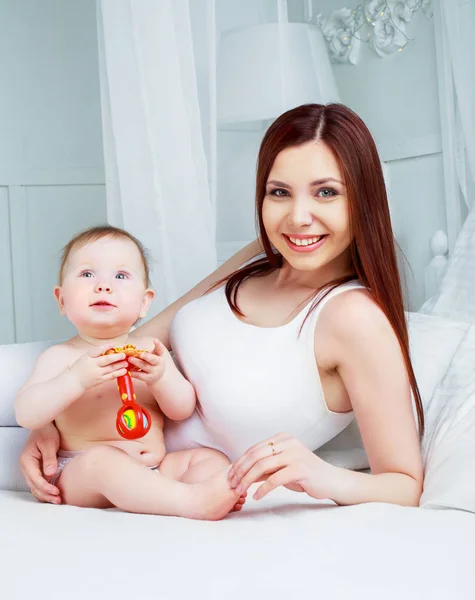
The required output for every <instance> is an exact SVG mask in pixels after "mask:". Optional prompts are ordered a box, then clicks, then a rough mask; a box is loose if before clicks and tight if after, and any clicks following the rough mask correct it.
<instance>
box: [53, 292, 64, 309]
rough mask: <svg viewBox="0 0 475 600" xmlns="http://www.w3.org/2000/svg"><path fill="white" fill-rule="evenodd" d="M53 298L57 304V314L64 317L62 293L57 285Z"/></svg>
mask: <svg viewBox="0 0 475 600" xmlns="http://www.w3.org/2000/svg"><path fill="white" fill-rule="evenodd" d="M53 294H54V297H55V298H56V302H57V303H58V308H59V312H60V313H61V314H62V315H64V299H63V292H62V289H61V287H60V286H59V285H57V286H56V287H55V288H54V290H53Z"/></svg>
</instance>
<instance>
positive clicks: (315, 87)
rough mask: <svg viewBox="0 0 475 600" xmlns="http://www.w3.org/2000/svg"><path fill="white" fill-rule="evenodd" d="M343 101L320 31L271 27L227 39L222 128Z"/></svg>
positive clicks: (221, 59)
mask: <svg viewBox="0 0 475 600" xmlns="http://www.w3.org/2000/svg"><path fill="white" fill-rule="evenodd" d="M338 101H339V96H338V91H337V87H336V84H335V79H334V76H333V71H332V67H331V64H330V60H329V58H328V53H327V49H326V45H325V41H324V39H323V36H322V34H321V32H320V30H319V29H318V28H317V27H315V26H313V25H309V24H307V23H288V22H284V23H268V24H265V25H256V26H252V27H240V28H237V29H230V30H228V31H225V32H224V33H223V34H222V36H221V41H220V45H219V50H218V71H217V113H218V122H219V123H236V122H240V121H255V120H265V119H273V118H275V117H277V116H279V115H280V114H282V113H283V112H285V111H286V110H288V109H290V108H294V107H295V106H299V105H300V104H306V103H313V102H318V103H322V104H325V103H327V102H338Z"/></svg>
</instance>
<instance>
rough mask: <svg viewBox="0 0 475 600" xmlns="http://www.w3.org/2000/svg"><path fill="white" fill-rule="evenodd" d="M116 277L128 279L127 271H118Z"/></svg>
mask: <svg viewBox="0 0 475 600" xmlns="http://www.w3.org/2000/svg"><path fill="white" fill-rule="evenodd" d="M115 278H116V279H127V277H126V275H125V273H117V275H116V276H115Z"/></svg>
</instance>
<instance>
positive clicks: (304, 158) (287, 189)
mask: <svg viewBox="0 0 475 600" xmlns="http://www.w3.org/2000/svg"><path fill="white" fill-rule="evenodd" d="M262 220H263V224H264V227H265V230H266V233H267V236H268V237H269V240H270V242H271V244H272V245H273V246H274V247H275V248H276V249H277V250H278V251H279V252H280V254H282V256H283V258H284V261H286V262H287V263H288V264H289V265H290V266H291V267H293V268H295V269H297V270H302V271H313V270H315V271H316V270H319V269H321V268H322V267H325V266H327V265H328V266H330V265H333V266H334V267H335V271H336V272H335V275H336V276H337V277H338V276H341V275H343V274H344V271H346V269H347V268H348V266H349V264H350V254H349V252H350V250H349V247H350V243H351V239H352V238H351V233H350V225H349V208H348V198H347V194H346V186H345V183H344V180H343V174H342V172H341V169H340V166H339V164H338V161H337V160H336V158H335V156H334V154H333V152H332V151H331V150H330V149H329V148H328V146H327V145H326V144H325V143H323V142H321V141H312V142H307V143H305V144H302V145H300V146H292V147H290V148H286V149H285V150H282V152H280V153H279V154H278V155H277V157H276V159H275V161H274V164H273V165H272V169H271V171H270V173H269V177H268V179H267V183H266V194H265V197H264V201H263V204H262ZM332 270H333V269H332ZM340 271H341V273H340Z"/></svg>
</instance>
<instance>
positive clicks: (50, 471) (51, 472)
mask: <svg viewBox="0 0 475 600" xmlns="http://www.w3.org/2000/svg"><path fill="white" fill-rule="evenodd" d="M55 471H56V469H55V468H54V467H53V466H51V465H50V466H49V467H46V469H45V473H46V475H52V474H53V473H54V472H55Z"/></svg>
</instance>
